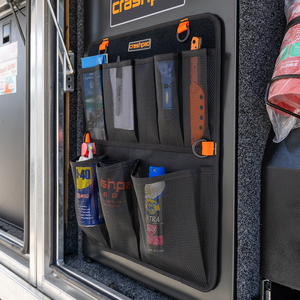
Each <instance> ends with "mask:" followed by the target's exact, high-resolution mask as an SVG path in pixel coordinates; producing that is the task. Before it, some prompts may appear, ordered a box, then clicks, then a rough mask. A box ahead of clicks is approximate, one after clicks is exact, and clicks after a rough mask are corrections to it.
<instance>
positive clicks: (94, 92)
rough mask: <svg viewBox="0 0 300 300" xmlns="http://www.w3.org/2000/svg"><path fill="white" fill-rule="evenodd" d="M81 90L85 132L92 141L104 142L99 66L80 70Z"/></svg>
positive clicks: (100, 71)
mask: <svg viewBox="0 0 300 300" xmlns="http://www.w3.org/2000/svg"><path fill="white" fill-rule="evenodd" d="M79 72H80V78H81V86H82V89H83V93H82V94H83V98H84V101H83V102H84V108H85V122H86V131H89V132H90V134H91V138H92V139H97V140H106V133H105V126H104V111H103V94H102V70H101V66H100V65H99V66H96V67H92V68H87V69H80V71H79Z"/></svg>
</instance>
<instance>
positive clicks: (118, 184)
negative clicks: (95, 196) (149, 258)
mask: <svg viewBox="0 0 300 300" xmlns="http://www.w3.org/2000/svg"><path fill="white" fill-rule="evenodd" d="M101 164H102V165H106V162H105V160H102V161H101ZM135 164H136V160H132V161H125V162H119V163H116V164H113V165H111V166H104V167H101V166H99V165H98V166H97V178H98V184H99V190H100V199H101V205H102V210H103V215H104V219H105V222H106V226H107V230H108V234H109V240H110V247H111V249H113V250H117V251H120V252H122V253H125V254H127V255H130V256H131V257H134V258H136V259H139V250H138V241H137V232H138V228H136V226H135V223H134V219H137V216H134V215H135V211H137V210H136V209H135V208H136V207H137V204H136V198H135V195H134V193H133V189H132V181H131V176H130V174H131V172H132V169H133V167H134V165H135Z"/></svg>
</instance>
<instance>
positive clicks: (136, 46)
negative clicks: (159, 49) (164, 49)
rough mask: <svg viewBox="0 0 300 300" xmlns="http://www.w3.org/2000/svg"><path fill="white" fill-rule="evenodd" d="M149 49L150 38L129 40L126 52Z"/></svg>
mask: <svg viewBox="0 0 300 300" xmlns="http://www.w3.org/2000/svg"><path fill="white" fill-rule="evenodd" d="M149 49H151V39H146V40H141V41H135V42H130V43H129V45H128V52H133V51H141V50H149Z"/></svg>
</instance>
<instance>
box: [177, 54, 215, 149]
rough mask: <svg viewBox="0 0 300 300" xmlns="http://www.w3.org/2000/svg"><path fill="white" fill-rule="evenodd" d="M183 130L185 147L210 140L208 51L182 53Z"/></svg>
mask: <svg viewBox="0 0 300 300" xmlns="http://www.w3.org/2000/svg"><path fill="white" fill-rule="evenodd" d="M182 82H183V128H184V144H185V147H191V146H192V145H193V144H194V143H195V142H196V141H198V140H201V139H205V140H210V130H209V119H208V109H209V106H208V88H207V49H199V50H191V51H184V52H182Z"/></svg>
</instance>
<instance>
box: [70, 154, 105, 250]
mask: <svg viewBox="0 0 300 300" xmlns="http://www.w3.org/2000/svg"><path fill="white" fill-rule="evenodd" d="M78 159H79V157H77V158H76V159H74V160H72V161H71V163H70V164H71V168H72V174H73V179H74V183H75V189H76V199H75V210H76V217H77V223H78V225H79V226H80V228H81V229H82V230H83V231H84V232H85V233H86V235H87V236H88V237H89V238H90V239H92V240H93V241H94V242H96V243H97V244H99V245H100V246H104V247H108V244H107V240H106V238H107V230H106V226H105V222H104V218H103V213H102V209H101V204H100V199H99V189H98V182H97V175H96V164H97V162H98V161H99V160H100V157H95V158H92V159H89V160H85V161H81V162H77V160H78Z"/></svg>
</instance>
